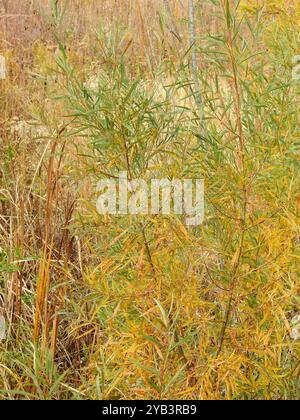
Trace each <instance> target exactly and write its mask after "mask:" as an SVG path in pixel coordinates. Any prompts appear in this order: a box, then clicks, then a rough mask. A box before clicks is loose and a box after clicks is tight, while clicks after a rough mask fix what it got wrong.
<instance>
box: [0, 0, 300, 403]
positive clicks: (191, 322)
mask: <svg viewBox="0 0 300 420" xmlns="http://www.w3.org/2000/svg"><path fill="white" fill-rule="evenodd" d="M273 3H276V5H275V4H273ZM273 3H272V2H269V3H268V5H267V6H265V7H263V8H261V7H260V6H261V4H262V3H261V2H245V1H244V2H242V3H241V4H237V2H231V3H230V2H227V1H223V0H222V1H214V2H213V4H212V5H211V7H212V13H213V14H214V16H215V20H216V22H217V24H216V25H215V27H214V31H213V32H209V33H202V35H201V37H200V36H199V39H197V44H196V46H190V47H188V48H186V49H184V52H183V53H182V54H179V56H178V57H177V58H176V60H175V59H172V57H173V55H172V54H173V53H174V52H173V50H172V52H171V55H170V56H169V57H164V56H161V57H160V59H159V60H158V63H157V66H153V65H150V64H149V66H148V67H147V65H145V63H141V65H139V63H132V62H131V61H130V45H129V44H128V43H127V41H126V39H127V38H126V29H120V28H119V29H116V30H114V29H113V28H110V32H107V31H105V30H103V28H102V27H101V30H99V31H98V32H97V34H96V36H95V40H94V42H95V44H94V45H93V46H92V47H91V51H93V54H94V55H91V56H87V57H82V56H80V54H79V53H78V52H77V51H76V48H75V47H74V46H73V45H72V42H73V40H72V35H70V34H69V33H68V32H67V31H66V30H65V29H64V24H63V22H64V21H63V17H64V13H63V9H61V8H60V7H59V6H58V5H57V4H56V3H55V2H53V4H52V6H53V9H52V17H51V18H49V17H48V18H47V19H48V21H49V22H50V24H51V28H52V31H53V33H54V38H55V42H56V47H55V48H49V46H47V45H45V44H43V43H39V44H37V45H35V49H34V52H33V59H32V60H31V64H30V68H28V71H27V80H26V84H25V85H24V87H23V88H21V87H20V86H18V84H17V82H15V80H14V79H13V78H12V77H8V78H7V79H6V80H4V81H1V82H0V83H1V97H0V101H1V107H3V109H5V120H4V121H3V125H2V127H1V144H0V150H1V163H0V164H1V172H0V194H1V195H0V209H1V213H0V296H1V301H0V302H1V305H2V306H3V315H4V317H5V319H6V324H7V338H6V339H5V340H3V341H1V342H0V349H1V355H0V398H3V399H9V398H13V399H14V398H16V399H22V398H25V399H109V398H111V399H112V398H114V399H145V398H149V399H167V398H169V399H231V400H232V399H234V400H235V399H246V400H247V399H298V398H299V336H298V335H297V334H296V333H295V325H293V319H294V320H295V319H296V317H297V315H299V311H300V309H299V308H300V298H299V276H300V270H299V257H300V230H299V217H300V195H299V187H300V178H299V148H300V143H299V93H300V84H299V81H297V80H293V78H292V58H293V57H294V56H295V55H297V54H298V53H299V52H298V50H297V48H298V45H299V42H298V41H299V21H298V15H297V13H298V14H299V11H297V9H296V7H297V3H295V8H293V7H292V6H289V7H287V6H286V5H285V3H284V4H282V5H280V2H273ZM274 8H275V9H274ZM65 13H66V15H67V14H68V9H66V11H65ZM296 17H297V18H296ZM187 23H188V22H187ZM161 30H162V33H163V31H164V30H165V28H164V21H163V20H162V21H161ZM124 40H125V41H124ZM120 45H123V46H124V47H123V48H119V46H120ZM99 46H100V47H99ZM195 51H196V52H197V55H198V57H199V61H201V65H200V66H199V70H198V71H197V80H199V86H200V87H201V93H200V92H198V90H197V89H198V82H197V83H195V77H193V76H195V74H194V75H193V71H192V70H193V69H192V70H191V55H192V54H193V53H194V52H195ZM173 58H174V57H173ZM11 63H12V64H11V66H13V63H14V62H13V58H12V57H11ZM15 65H16V66H17V64H15ZM12 74H14V73H13V70H12ZM22 89H23V90H22ZM203 115H204V118H202V117H203ZM120 171H127V172H128V173H129V174H130V177H131V178H143V179H146V180H149V179H151V178H156V177H161V178H169V179H182V178H191V179H199V178H203V179H205V201H206V215H205V221H204V223H203V224H202V225H201V226H199V227H187V226H186V225H185V223H184V218H183V217H178V216H175V215H172V216H158V217H157V216H156V217H153V216H117V217H116V216H100V215H99V214H98V213H97V210H96V204H95V203H96V199H97V193H96V187H95V186H96V184H97V182H98V181H99V180H100V179H103V178H107V177H111V178H112V179H113V178H114V177H116V176H118V173H119V172H120Z"/></svg>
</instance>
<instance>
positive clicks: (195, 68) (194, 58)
mask: <svg viewBox="0 0 300 420" xmlns="http://www.w3.org/2000/svg"><path fill="white" fill-rule="evenodd" d="M189 35H190V48H191V71H192V77H193V82H194V89H195V91H194V98H195V102H196V105H197V107H198V113H199V119H200V125H201V134H202V135H204V134H205V133H206V124H205V120H204V103H203V98H202V94H201V85H200V81H199V75H198V63H197V54H196V48H195V47H196V25H195V6H194V0H189Z"/></svg>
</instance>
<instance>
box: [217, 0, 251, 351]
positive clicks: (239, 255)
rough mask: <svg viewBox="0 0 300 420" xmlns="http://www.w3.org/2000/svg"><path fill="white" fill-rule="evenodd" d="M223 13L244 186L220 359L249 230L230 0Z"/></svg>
mask: <svg viewBox="0 0 300 420" xmlns="http://www.w3.org/2000/svg"><path fill="white" fill-rule="evenodd" d="M223 11H224V15H225V16H226V20H227V34H226V36H227V48H228V55H229V64H230V67H231V71H232V79H233V87H232V90H233V95H234V110H235V113H236V119H237V133H236V134H237V138H238V145H237V161H238V167H239V171H240V175H241V176H242V178H243V185H242V199H243V202H242V209H241V219H240V240H239V245H238V247H237V250H236V253H235V256H234V262H233V268H232V273H231V284H230V291H229V298H228V303H227V308H226V313H225V320H224V323H223V327H222V330H221V334H220V340H219V347H218V350H217V354H216V356H217V357H218V356H219V355H220V354H221V352H222V350H223V345H224V341H225V337H226V331H227V328H228V326H229V324H230V320H231V315H232V311H233V304H234V299H235V293H236V288H237V286H238V279H239V267H240V263H241V259H242V256H243V252H244V245H245V234H246V230H247V222H246V218H247V211H248V205H247V203H248V190H247V181H246V179H247V177H246V167H245V147H246V142H245V133H244V127H243V123H242V109H241V107H242V104H241V93H240V83H239V79H238V69H237V60H236V56H235V51H234V30H233V27H232V25H233V23H232V22H231V20H232V16H231V14H230V4H229V1H228V0H223Z"/></svg>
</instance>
